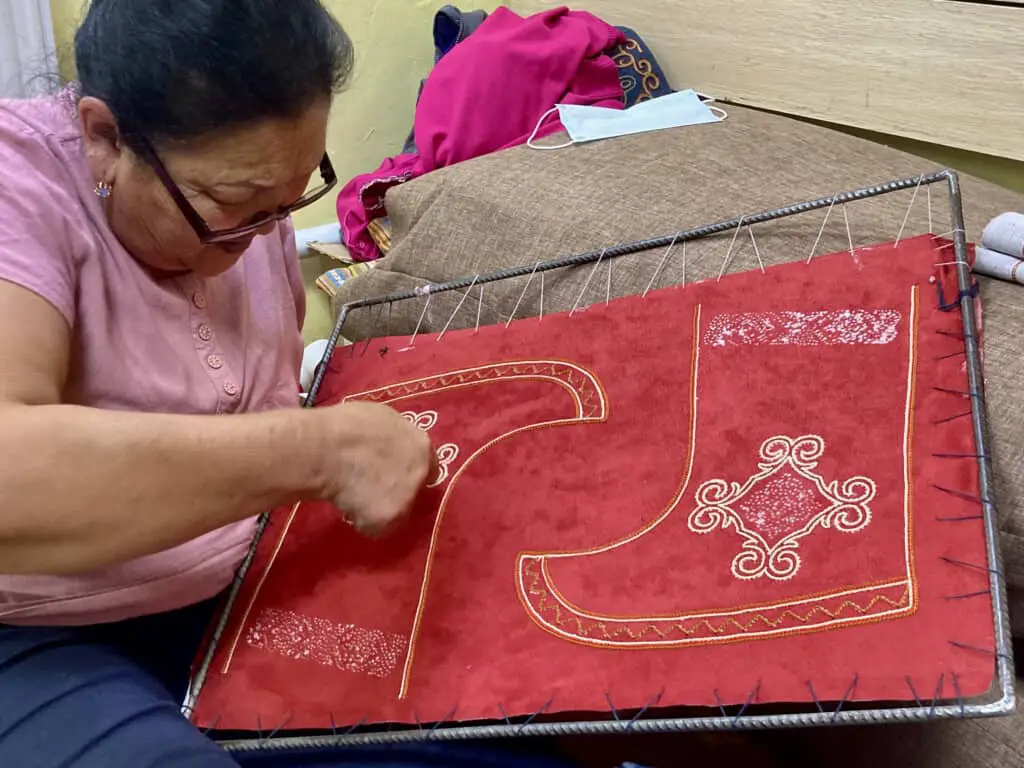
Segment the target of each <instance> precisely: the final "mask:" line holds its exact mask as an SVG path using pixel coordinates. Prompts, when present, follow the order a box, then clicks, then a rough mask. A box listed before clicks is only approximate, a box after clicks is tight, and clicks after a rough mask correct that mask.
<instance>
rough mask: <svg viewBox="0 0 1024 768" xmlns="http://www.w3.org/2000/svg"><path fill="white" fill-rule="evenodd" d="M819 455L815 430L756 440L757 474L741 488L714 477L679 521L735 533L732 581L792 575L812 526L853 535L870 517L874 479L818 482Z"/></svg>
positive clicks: (821, 442) (819, 442) (699, 528)
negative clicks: (738, 542)
mask: <svg viewBox="0 0 1024 768" xmlns="http://www.w3.org/2000/svg"><path fill="white" fill-rule="evenodd" d="M824 452H825V441H824V440H823V439H822V438H821V437H820V436H818V435H802V436H800V437H795V438H794V437H785V436H782V435H778V436H775V437H770V438H768V439H767V440H765V441H764V442H763V443H762V444H761V461H760V462H758V465H757V466H758V469H759V470H760V471H759V472H757V473H755V474H753V475H751V476H750V477H749V478H747V480H746V482H744V483H743V484H742V485H741V484H740V483H735V482H728V481H726V480H721V479H717V478H716V479H712V480H707V481H705V482H704V483H702V484H701V486H700V487H699V488H698V489H697V494H696V502H697V504H696V506H695V507H694V509H693V511H692V512H691V513H690V516H689V518H688V520H687V524H688V525H689V527H690V530H691V531H693V532H694V533H702V534H703V533H711V532H712V531H714V530H716V529H722V530H726V529H728V528H732V529H733V530H735V531H736V533H738V534H739V535H740V536H742V537H743V539H744V541H743V546H742V547H741V549H740V552H739V553H738V554H737V555H736V557H734V558H733V561H732V574H733V576H735V577H736V578H737V579H759V578H761V577H762V576H767V577H768V578H770V579H773V580H775V581H785V580H787V579H791V578H793V576H795V575H796V573H797V571H799V570H800V565H801V558H800V551H799V550H800V540H801V539H802V538H803V537H805V536H807V535H808V534H810V533H811V532H812V531H814V530H815V529H816V528H833V529H835V530H837V531H839V532H841V533H856V532H858V531H861V530H863V529H864V528H865V527H866V526H867V525H868V523H870V522H871V508H870V507H869V506H868V503H869V502H870V501H872V500H873V499H874V498H875V493H876V487H875V483H874V481H873V480H870V479H868V478H866V477H851V478H849V479H848V480H845V481H844V482H843V483H839V482H838V481H835V480H833V481H832V482H831V483H828V482H826V481H825V479H824V478H823V477H822V476H821V475H819V474H818V473H817V472H815V471H814V470H815V469H817V467H818V459H820V458H821V455H822V454H823V453H824Z"/></svg>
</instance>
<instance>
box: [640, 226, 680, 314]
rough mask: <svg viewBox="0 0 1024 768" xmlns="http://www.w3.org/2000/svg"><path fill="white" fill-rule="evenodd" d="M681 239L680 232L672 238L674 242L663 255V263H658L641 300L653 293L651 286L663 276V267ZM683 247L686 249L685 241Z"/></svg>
mask: <svg viewBox="0 0 1024 768" xmlns="http://www.w3.org/2000/svg"><path fill="white" fill-rule="evenodd" d="M678 239H679V232H676V234H675V236H674V237H673V238H672V242H671V243H669V244H668V248H666V249H665V253H664V254H662V257H661V261H659V262H658V268H657V269H655V270H654V274H653V275H651V281H650V282H649V283H647V287H646V288H644V292H643V294H642V295H641V297H640V298H647V294H648V293H650V292H651V286H652V285H654V281H655V280H657V279H658V275H660V274H661V269H662V267H664V266H665V261H666V260H667V259H668V255H669V253H671V252H672V247H673V246H674V245H675V244H676V240H678ZM683 247H684V248H685V247H686V241H685V240H683Z"/></svg>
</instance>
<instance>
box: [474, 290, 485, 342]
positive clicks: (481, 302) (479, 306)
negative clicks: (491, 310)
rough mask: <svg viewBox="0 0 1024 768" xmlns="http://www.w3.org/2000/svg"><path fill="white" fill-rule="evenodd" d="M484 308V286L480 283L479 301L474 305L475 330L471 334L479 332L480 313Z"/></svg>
mask: <svg viewBox="0 0 1024 768" xmlns="http://www.w3.org/2000/svg"><path fill="white" fill-rule="evenodd" d="M483 308H484V284H483V283H480V299H479V301H478V302H477V305H476V330H475V331H473V333H479V332H480V312H481V310H483Z"/></svg>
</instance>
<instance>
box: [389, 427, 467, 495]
mask: <svg viewBox="0 0 1024 768" xmlns="http://www.w3.org/2000/svg"><path fill="white" fill-rule="evenodd" d="M402 416H404V417H405V419H406V420H407V421H408V422H409V423H410V424H413V425H414V426H416V427H418V428H419V429H421V430H422V431H424V432H429V431H430V430H431V429H432V428H433V427H434V425H435V424H437V411H422V412H419V413H417V412H416V411H403V412H402ZM458 457H459V446H457V445H456V444H455V443H442V444H441V445H439V446H438V448H437V469H438V472H437V477H436V478H434V480H433V481H431V482H430V483H427V487H428V488H436V487H437V486H439V485H441V483H443V482H444V481H445V480H447V479H448V476H449V475H450V474H451V465H452V463H453V462H454V461H455V460H456V459H457V458H458Z"/></svg>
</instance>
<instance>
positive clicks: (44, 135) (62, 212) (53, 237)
mask: <svg viewBox="0 0 1024 768" xmlns="http://www.w3.org/2000/svg"><path fill="white" fill-rule="evenodd" d="M93 187H94V183H93V181H92V179H91V176H90V174H89V171H88V168H87V166H86V162H85V159H84V157H83V152H82V141H81V138H80V136H79V132H78V126H77V123H76V120H75V118H74V116H73V115H72V113H71V110H70V108H69V107H68V106H67V104H65V103H64V102H63V101H62V100H61V99H59V98H47V99H33V100H21V101H3V100H0V280H6V281H9V282H11V283H16V284H18V285H20V286H24V287H25V288H27V289H28V290H31V291H33V292H35V293H37V294H38V295H39V296H41V297H43V298H44V299H46V300H47V301H48V302H50V303H51V304H52V305H53V306H54V307H55V308H56V309H57V310H58V311H59V312H60V313H61V314H62V315H63V316H64V318H65V319H66V320H67V322H68V325H69V326H70V327H71V329H72V332H73V348H72V353H71V364H70V372H69V377H68V382H67V386H66V391H65V394H64V402H66V403H72V404H77V405H83V406H89V407H93V408H106V409H112V410H126V411H148V412H163V413H207V414H231V413H240V412H245V411H262V410H269V409H272V408H289V407H295V406H297V405H298V394H297V393H298V373H299V366H300V363H301V358H302V340H301V335H300V329H301V326H302V321H303V317H304V313H305V292H304V290H303V285H302V279H301V276H300V273H299V264H298V256H297V253H296V248H295V242H294V232H293V230H292V226H291V224H290V223H282V224H281V225H279V226H278V228H277V230H276V231H275V232H274V233H273V234H270V235H267V236H264V237H258V238H257V239H256V240H254V241H253V244H252V246H251V247H250V248H249V250H248V251H247V252H246V253H245V255H244V256H243V257H242V259H241V260H239V262H238V263H237V264H236V265H235V266H234V267H232V268H231V269H230V270H228V271H227V272H225V273H224V274H222V275H219V276H218V277H214V278H200V277H196V276H194V275H188V276H185V277H177V278H170V279H166V280H154V279H153V278H152V277H151V276H149V274H148V273H147V272H146V271H145V270H144V269H143V268H142V267H140V266H139V264H138V263H137V262H136V261H135V260H134V259H132V257H131V256H130V255H129V254H128V252H127V251H126V250H125V249H124V248H123V247H122V246H121V245H120V244H119V243H118V241H117V239H116V238H115V237H114V235H113V233H112V232H111V231H110V228H109V227H108V225H107V221H106V218H105V216H104V215H103V211H102V208H101V206H100V201H99V198H97V197H96V195H95V194H94V192H93ZM54 439H55V440H59V439H60V436H59V435H54ZM139 513H140V514H144V513H145V510H139ZM25 514H27V515H30V514H32V510H25ZM254 529H255V519H249V520H244V521H242V522H238V523H234V524H232V525H228V526H226V527H224V528H221V529H219V530H216V531H213V532H211V533H208V534H206V535H205V536H201V537H200V538H198V539H195V540H194V541H190V542H188V543H186V544H182V545H181V546H178V547H175V548H173V549H170V550H167V551H165V552H159V553H157V554H153V555H149V556H147V557H142V558H140V559H138V560H134V561H132V562H128V563H124V564H122V565H118V566H115V567H111V568H105V569H103V570H101V571H97V572H95V573H90V574H86V575H80V576H73V577H72V576H5V575H0V623H10V624H13V623H20V624H91V623H97V622H105V621H116V620H120V619H124V618H128V617H132V616H137V615H141V614H147V613H155V612H159V611H166V610H171V609H174V608H178V607H181V606H183V605H186V604H189V603H193V602H197V601H200V600H203V599H206V598H209V597H212V596H214V595H216V594H217V593H218V592H219V591H221V590H222V589H224V588H225V587H226V586H227V585H228V584H229V583H230V581H231V578H232V576H233V574H234V572H235V569H236V568H237V567H238V565H239V563H240V562H241V560H242V557H243V556H244V555H245V552H246V549H247V547H248V546H249V543H250V542H251V540H252V536H253V532H254Z"/></svg>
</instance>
